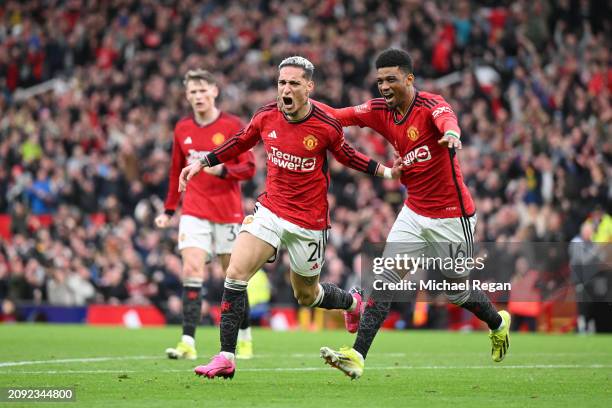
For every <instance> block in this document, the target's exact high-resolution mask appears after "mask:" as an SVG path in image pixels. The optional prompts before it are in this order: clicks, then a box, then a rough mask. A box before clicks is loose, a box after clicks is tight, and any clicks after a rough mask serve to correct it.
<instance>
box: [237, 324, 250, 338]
mask: <svg viewBox="0 0 612 408" xmlns="http://www.w3.org/2000/svg"><path fill="white" fill-rule="evenodd" d="M238 340H241V341H252V338H251V328H250V327H247V328H246V329H240V330H238Z"/></svg>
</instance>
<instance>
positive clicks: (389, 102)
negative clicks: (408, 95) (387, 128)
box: [382, 92, 395, 106]
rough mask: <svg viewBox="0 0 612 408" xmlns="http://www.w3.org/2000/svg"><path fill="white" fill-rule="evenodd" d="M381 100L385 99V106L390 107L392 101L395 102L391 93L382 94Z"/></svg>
mask: <svg viewBox="0 0 612 408" xmlns="http://www.w3.org/2000/svg"><path fill="white" fill-rule="evenodd" d="M382 96H383V98H385V102H387V105H389V106H392V105H393V103H394V101H395V95H394V94H393V92H385V93H383V94H382Z"/></svg>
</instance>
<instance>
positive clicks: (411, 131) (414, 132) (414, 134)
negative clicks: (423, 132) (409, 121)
mask: <svg viewBox="0 0 612 408" xmlns="http://www.w3.org/2000/svg"><path fill="white" fill-rule="evenodd" d="M406 134H407V135H408V138H409V139H410V140H412V141H413V142H414V141H416V140H417V139H418V138H419V136H420V135H419V129H417V128H416V127H414V126H410V127H409V128H408V131H406Z"/></svg>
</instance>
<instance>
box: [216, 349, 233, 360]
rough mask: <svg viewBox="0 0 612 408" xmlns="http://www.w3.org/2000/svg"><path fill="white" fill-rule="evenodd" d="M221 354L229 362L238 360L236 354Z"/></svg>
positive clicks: (226, 352) (225, 352)
mask: <svg viewBox="0 0 612 408" xmlns="http://www.w3.org/2000/svg"><path fill="white" fill-rule="evenodd" d="M219 354H221V355H222V356H223V357H225V358H227V359H228V360H229V361H234V360H236V356H234V353H230V352H229V351H222V352H220V353H219Z"/></svg>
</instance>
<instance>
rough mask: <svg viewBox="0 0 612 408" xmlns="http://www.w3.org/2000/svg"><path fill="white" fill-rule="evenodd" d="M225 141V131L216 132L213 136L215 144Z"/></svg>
mask: <svg viewBox="0 0 612 408" xmlns="http://www.w3.org/2000/svg"><path fill="white" fill-rule="evenodd" d="M224 141H225V135H224V134H223V133H215V134H214V135H213V137H212V142H213V143H214V144H215V146H219V145H220V144H221V143H223V142H224Z"/></svg>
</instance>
